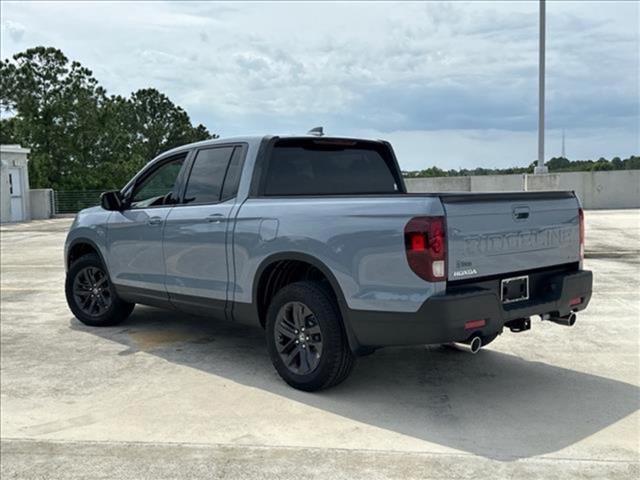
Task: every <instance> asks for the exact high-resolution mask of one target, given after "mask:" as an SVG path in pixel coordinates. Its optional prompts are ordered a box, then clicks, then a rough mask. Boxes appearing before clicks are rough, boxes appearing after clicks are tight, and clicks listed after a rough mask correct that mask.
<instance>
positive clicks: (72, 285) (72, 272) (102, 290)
mask: <svg viewBox="0 0 640 480" xmlns="http://www.w3.org/2000/svg"><path fill="white" fill-rule="evenodd" d="M65 294H66V297H67V304H68V305H69V308H70V309H71V312H73V314H74V315H75V317H76V318H77V319H78V320H80V321H81V322H82V323H84V324H85V325H91V326H94V327H102V326H109V325H116V324H118V323H120V322H122V321H123V320H125V319H126V318H127V317H128V316H129V315H130V314H131V312H132V311H133V307H134V304H133V303H128V302H125V301H123V300H122V299H120V298H119V297H118V295H117V294H116V292H115V288H114V287H113V284H112V283H111V280H110V278H109V274H108V273H107V269H106V268H105V267H104V265H103V264H102V261H101V260H100V257H98V255H96V254H94V253H90V254H87V255H83V256H82V257H80V258H79V259H78V260H76V261H75V262H74V263H73V264H72V265H71V268H69V272H68V273H67V278H66V281H65Z"/></svg>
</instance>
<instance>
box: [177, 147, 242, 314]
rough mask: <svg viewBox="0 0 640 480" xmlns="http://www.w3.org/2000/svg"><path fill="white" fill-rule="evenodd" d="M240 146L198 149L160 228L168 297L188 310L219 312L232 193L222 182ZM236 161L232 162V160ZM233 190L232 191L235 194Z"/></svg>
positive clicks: (223, 296) (223, 293)
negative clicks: (181, 192) (178, 201)
mask: <svg viewBox="0 0 640 480" xmlns="http://www.w3.org/2000/svg"><path fill="white" fill-rule="evenodd" d="M234 148H235V149H236V150H237V152H238V154H240V150H241V149H240V147H233V146H221V147H214V148H204V149H200V150H198V152H197V153H196V155H195V157H194V160H193V163H192V165H191V168H190V170H191V171H190V173H189V175H188V179H187V181H186V187H185V191H184V195H183V199H182V202H181V204H180V205H176V206H175V207H174V208H173V209H172V210H171V212H169V215H168V217H167V221H166V226H165V229H164V255H165V265H166V273H167V275H166V286H167V291H168V293H169V298H170V300H171V303H173V304H174V305H176V306H177V307H179V308H180V309H182V310H186V311H190V312H193V313H208V314H213V315H214V316H217V317H221V318H224V316H225V313H224V311H225V304H226V300H227V284H228V280H229V275H228V265H227V252H226V244H227V240H226V239H227V234H228V229H229V226H230V222H229V214H230V213H231V209H232V208H233V206H234V204H235V199H234V198H225V196H224V193H223V185H224V183H225V178H229V177H230V176H231V175H230V171H229V170H230V169H229V163H230V160H231V158H232V156H235V155H236V154H235V153H234ZM232 164H233V165H237V162H232ZM234 196H235V194H234Z"/></svg>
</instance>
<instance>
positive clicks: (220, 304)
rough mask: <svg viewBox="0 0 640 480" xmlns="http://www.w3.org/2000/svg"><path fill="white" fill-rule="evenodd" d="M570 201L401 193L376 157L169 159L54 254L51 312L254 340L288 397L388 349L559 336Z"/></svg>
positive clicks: (218, 145)
mask: <svg viewBox="0 0 640 480" xmlns="http://www.w3.org/2000/svg"><path fill="white" fill-rule="evenodd" d="M583 225H584V223H583V214H582V210H581V208H580V204H579V202H578V199H577V198H576V196H575V195H574V194H573V193H572V192H514V193H481V194H477V193H434V194H411V193H407V190H406V187H405V184H404V181H403V179H402V175H401V172H400V169H399V167H398V163H397V161H396V158H395V155H394V152H393V150H392V148H391V145H390V144H389V143H387V142H385V141H379V140H363V139H355V138H353V139H352V138H337V137H326V136H322V135H302V136H266V137H241V138H229V139H219V140H212V141H205V142H200V143H195V144H191V145H185V146H183V147H179V148H176V149H173V150H171V151H168V152H166V153H164V154H162V155H160V156H159V157H157V158H155V159H154V160H152V161H151V162H149V163H148V164H147V165H146V166H145V167H144V168H143V169H142V170H141V171H140V172H139V173H138V174H137V175H136V176H135V177H134V178H133V179H132V180H131V181H130V182H129V183H128V184H127V185H126V186H125V187H124V188H123V189H122V190H120V191H114V192H106V193H104V194H103V196H102V199H101V206H97V207H94V208H89V209H86V210H83V211H81V212H80V213H79V214H78V216H77V217H76V219H75V221H74V222H73V225H72V226H71V230H70V232H69V234H68V237H67V240H66V244H65V263H66V267H67V276H66V284H65V289H66V297H67V301H68V304H69V307H70V309H71V311H72V312H73V314H74V315H75V316H76V317H77V318H78V319H79V320H80V321H82V322H83V323H85V324H87V325H92V326H104V325H114V324H116V323H118V322H120V321H122V320H124V319H125V318H127V316H129V314H130V313H131V311H132V310H133V308H134V304H136V303H139V304H144V305H153V306H158V307H164V308H171V309H175V310H179V311H183V312H188V313H195V314H202V315H206V316H208V317H212V318H218V319H226V320H230V321H233V322H240V323H246V324H251V325H256V326H262V328H264V329H265V330H266V341H267V342H266V343H267V348H268V351H269V354H270V357H271V360H272V362H273V364H274V366H275V368H276V370H277V371H278V373H279V374H280V375H281V376H282V378H283V379H284V380H285V381H286V382H287V383H289V384H290V385H292V386H293V387H295V388H299V389H302V390H307V391H313V390H318V389H322V388H327V387H330V386H332V385H335V384H337V383H339V382H341V381H342V380H344V379H345V378H346V377H347V376H348V375H349V373H350V371H351V370H352V368H353V365H354V362H355V359H356V357H357V356H359V355H364V354H368V353H371V352H373V351H374V350H375V349H377V348H379V347H384V346H390V345H410V344H448V343H453V342H459V343H461V344H463V345H464V344H466V345H467V348H468V349H470V350H471V351H472V352H474V353H475V352H476V351H478V349H480V348H481V347H482V346H484V345H487V344H488V343H490V342H491V341H493V340H494V339H495V338H496V337H497V336H498V335H499V334H500V333H502V331H503V330H504V328H505V327H506V328H508V329H509V330H511V331H514V332H521V331H525V330H528V329H529V328H530V325H531V324H530V317H531V316H533V315H540V316H541V317H542V319H543V320H549V321H553V322H556V323H559V324H562V325H573V323H574V322H575V318H576V317H575V312H577V311H579V310H583V309H584V308H586V306H587V304H588V303H589V300H590V297H591V285H592V276H591V272H589V271H585V270H583V269H582V259H583V252H584V226H583Z"/></svg>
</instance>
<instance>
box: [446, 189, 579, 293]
mask: <svg viewBox="0 0 640 480" xmlns="http://www.w3.org/2000/svg"><path fill="white" fill-rule="evenodd" d="M440 199H441V201H442V204H443V206H444V210H445V214H446V222H447V238H448V243H447V247H448V248H447V251H448V267H447V268H448V278H449V280H450V281H454V280H462V279H467V278H477V277H486V276H491V275H500V274H505V273H510V272H520V271H525V270H531V269H535V268H542V267H549V266H552V265H560V264H566V263H571V262H578V261H579V259H580V258H579V248H580V247H579V242H580V239H579V235H580V234H579V217H578V216H579V214H578V208H579V204H578V200H577V198H576V197H575V195H574V194H573V193H572V192H514V193H478V194H473V193H472V194H442V195H440Z"/></svg>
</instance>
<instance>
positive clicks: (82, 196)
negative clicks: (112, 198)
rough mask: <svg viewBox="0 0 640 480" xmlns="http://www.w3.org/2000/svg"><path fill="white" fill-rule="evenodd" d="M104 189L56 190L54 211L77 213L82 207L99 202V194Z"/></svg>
mask: <svg viewBox="0 0 640 480" xmlns="http://www.w3.org/2000/svg"><path fill="white" fill-rule="evenodd" d="M103 191H104V190H73V191H71V190H56V191H55V193H54V196H55V203H54V204H55V213H56V214H61V213H77V212H79V211H80V210H82V209H83V208H88V207H93V206H95V205H99V204H100V194H101V193H102V192H103Z"/></svg>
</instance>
